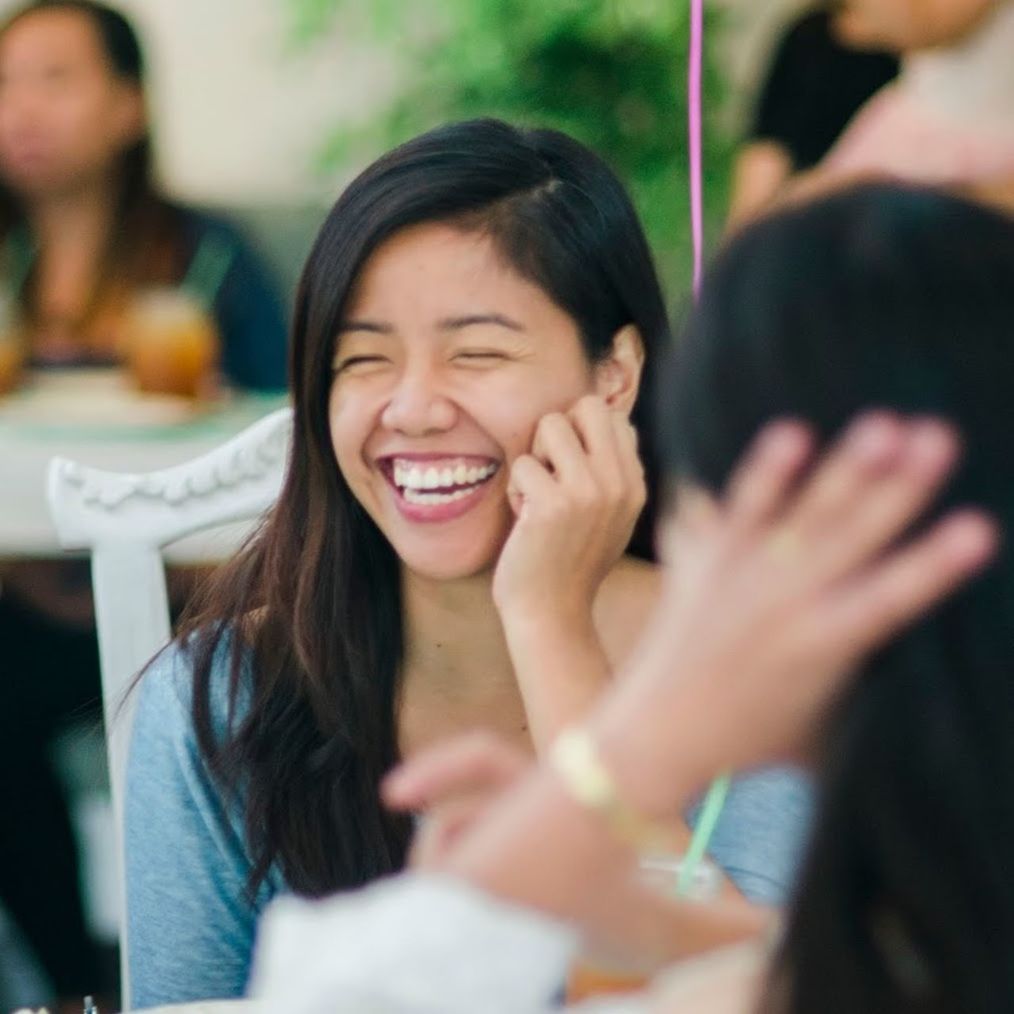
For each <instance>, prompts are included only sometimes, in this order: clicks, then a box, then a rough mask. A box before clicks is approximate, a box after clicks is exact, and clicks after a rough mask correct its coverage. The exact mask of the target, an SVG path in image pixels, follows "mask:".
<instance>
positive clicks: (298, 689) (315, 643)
mask: <svg viewBox="0 0 1014 1014" xmlns="http://www.w3.org/2000/svg"><path fill="white" fill-rule="evenodd" d="M426 222H439V223H449V224H451V225H457V226H459V227H460V228H461V229H462V230H465V231H481V232H483V233H485V234H487V235H488V236H489V237H490V238H491V239H492V241H493V242H494V244H495V246H496V248H497V249H498V251H499V253H500V254H501V256H502V257H503V258H504V259H505V261H506V262H507V263H508V264H510V265H511V266H512V267H513V268H514V269H515V270H516V271H518V272H520V273H521V274H522V275H523V276H525V277H526V278H527V279H529V280H531V281H533V282H534V283H535V284H536V285H538V286H539V287H540V288H541V289H542V290H543V291H544V292H545V293H546V294H547V295H548V296H549V298H550V299H552V300H553V301H554V302H556V303H557V304H558V305H559V306H560V307H561V308H562V309H563V310H565V311H566V312H567V313H569V314H570V315H571V316H572V317H573V318H574V320H575V321H576V323H577V325H578V329H579V332H580V335H581V339H582V342H583V344H584V348H585V351H586V353H587V355H588V357H589V359H590V360H591V361H593V362H594V361H596V360H598V359H599V358H602V357H604V356H605V355H606V354H607V353H608V351H609V350H610V347H611V341H612V338H613V335H614V334H615V332H616V331H618V330H619V329H620V328H622V327H624V326H625V325H628V324H634V325H636V326H637V328H638V329H639V331H640V333H641V336H642V338H643V341H644V345H645V352H646V359H645V362H646V368H647V370H649V371H650V367H651V363H652V361H653V359H654V357H655V353H656V350H658V349H659V347H660V346H661V345H662V344H663V343H665V342H666V341H667V339H668V336H669V331H668V322H667V318H666V313H665V308H664V304H663V299H662V295H661V292H660V289H659V285H658V281H657V278H656V275H655V270H654V267H653V265H652V260H651V256H650V253H649V250H648V246H647V243H646V241H645V238H644V235H643V233H642V231H641V227H640V225H639V223H638V220H637V216H636V213H635V212H634V209H633V206H632V205H631V203H630V200H629V198H628V197H627V195H626V193H625V192H624V189H623V187H622V186H621V184H620V183H619V181H618V180H617V179H616V177H615V176H614V175H613V173H612V172H611V171H610V170H609V169H608V168H607V167H606V165H605V164H604V163H603V162H602V161H601V160H600V159H599V158H597V157H596V156H595V155H594V154H592V152H590V151H589V150H588V149H586V148H584V147H583V146H582V145H580V144H578V143H577V142H575V141H573V140H571V139H570V138H568V137H566V136H564V135H563V134H560V133H557V132H554V131H547V130H519V129H516V128H514V127H511V126H508V125H507V124H505V123H501V122H499V121H495V120H479V121H473V122H467V123H459V124H452V125H450V126H446V127H442V128H439V129H437V130H434V131H431V132H430V133H427V134H424V135H423V136H421V137H418V138H416V139H415V140H413V141H409V142H408V143H407V144H405V145H403V146H402V147H400V148H397V149H396V150H394V151H392V152H390V153H388V154H387V155H385V156H383V157H382V158H381V159H379V160H378V161H377V162H375V163H374V164H373V165H371V166H370V167H369V168H367V169H366V170H365V171H364V172H363V173H362V174H361V175H360V176H359V177H358V178H357V179H356V180H354V181H353V182H352V184H351V185H350V186H349V187H348V188H347V189H346V191H345V192H344V193H343V194H342V195H341V197H340V198H339V199H338V202H337V203H336V204H335V206H334V209H333V210H332V211H331V213H330V215H329V216H328V218H327V220H326V221H325V223H324V225H323V227H322V229H321V231H320V235H319V237H318V239H317V241H316V243H315V245H314V247H313V250H312V251H311V253H310V256H309V260H308V261H307V264H306V268H305V270H304V273H303V277H302V280H301V283H300V287H299V292H298V295H297V302H296V310H295V315H294V325H293V331H294V333H293V343H292V362H291V368H290V376H291V377H292V385H293V395H294V404H295V427H294V437H293V448H292V455H291V464H290V470H289V473H288V476H287V478H286V482H285V486H284V489H283V491H282V494H281V497H280V499H279V502H278V505H277V507H276V508H275V510H274V511H273V513H272V515H271V517H270V519H269V521H268V523H267V525H266V527H265V528H264V530H263V531H262V532H261V534H260V535H259V536H258V538H257V539H256V541H255V542H253V543H252V544H251V546H250V547H249V548H248V549H247V551H246V552H245V553H243V554H242V555H241V556H240V557H239V558H238V559H237V560H236V561H235V562H234V563H233V564H232V565H231V566H230V567H229V568H227V569H226V570H225V571H224V572H223V573H222V575H221V576H220V577H219V578H218V580H217V581H216V582H215V584H214V586H213V587H212V588H211V589H210V593H209V596H208V599H207V601H206V602H205V604H204V607H203V608H202V609H200V610H199V611H197V613H196V614H195V615H194V616H193V618H192V619H191V621H190V623H189V625H188V628H187V629H188V630H190V631H192V632H196V633H197V634H198V636H197V637H196V638H195V643H196V644H197V646H198V647H197V654H196V657H195V662H196V665H195V673H196V686H195V695H194V721H195V726H196V729H197V731H198V735H199V742H200V743H201V748H202V750H203V752H204V754H205V756H206V757H208V758H209V760H210V761H211V763H212V765H213V768H214V770H216V771H217V772H218V773H219V775H220V776H221V777H222V778H223V780H224V781H225V782H226V783H228V782H233V783H236V784H238V783H240V782H242V785H243V789H244V793H245V808H246V827H247V833H248V837H249V839H250V844H251V849H252V853H253V855H254V856H255V860H256V867H255V869H254V871H253V875H252V877H251V886H255V885H256V884H257V882H259V881H260V880H261V879H262V878H263V877H264V875H265V874H266V872H267V871H268V869H269V867H270V865H271V864H272V863H274V862H277V863H278V864H279V865H280V867H281V869H282V871H283V873H284V874H285V877H286V879H287V881H288V883H289V884H290V885H291V886H292V887H293V888H294V889H295V890H297V891H299V892H302V893H306V894H322V893H324V892H327V891H330V890H334V889H336V888H341V887H348V886H352V885H355V884H360V883H363V882H364V881H366V880H369V879H371V878H372V877H376V876H378V875H380V874H383V873H386V872H389V871H391V870H392V869H395V868H397V867H398V866H399V865H400V864H401V863H402V861H403V858H404V851H405V845H406V840H407V835H408V826H407V823H406V821H405V820H404V819H401V818H395V817H393V816H391V815H390V814H388V813H386V812H385V811H384V810H383V809H382V807H381V805H380V802H379V795H378V782H379V780H380V778H381V777H382V776H383V774H384V773H385V771H386V770H387V769H388V768H389V767H390V766H391V765H392V764H393V763H394V762H395V760H396V758H397V723H396V714H395V713H396V702H397V696H398V688H399V682H400V672H401V665H402V653H403V648H404V632H403V625H402V601H401V585H400V568H399V563H398V560H397V558H396V556H395V553H394V551H393V549H392V548H391V546H390V545H389V544H388V542H387V541H386V540H385V539H384V537H383V536H382V535H381V533H380V531H379V530H378V529H377V527H376V525H375V524H374V523H373V521H372V520H371V519H370V518H369V516H368V515H367V514H366V512H365V511H364V510H363V508H362V507H361V506H360V505H359V503H358V502H357V501H356V500H355V498H354V497H353V495H352V493H351V492H350V490H349V488H348V486H347V484H346V482H345V480H344V478H343V477H342V475H341V473H340V471H339V469H338V466H337V464H336V462H335V456H334V451H333V449H332V444H331V437H330V432H329V420H328V397H329V393H330V388H331V383H332V362H333V357H334V350H335V342H336V336H337V334H338V330H339V324H340V322H341V320H342V318H343V315H344V313H345V311H346V306H347V303H348V301H349V299H350V295H351V293H352V291H353V287H354V285H355V283H356V280H357V278H358V277H359V275H360V272H361V271H362V269H363V267H364V265H365V264H366V262H367V260H368V259H369V257H370V256H371V254H373V253H374V251H376V250H377V249H378V248H379V247H380V246H381V244H383V243H384V241H385V240H387V239H389V238H391V237H392V236H394V235H395V234H397V233H398V232H399V231H401V230H404V229H406V228H408V227H410V226H413V225H417V224H420V223H426ZM650 404H651V402H650V399H649V398H645V397H642V398H640V399H639V400H638V403H637V404H636V405H635V408H634V411H633V419H634V422H635V424H637V425H638V427H639V429H640V432H641V436H642V455H643V459H644V463H645V467H646V471H647V473H648V477H649V484H650V485H652V486H654V485H655V484H654V482H652V481H651V479H652V476H653V473H654V470H655V453H654V442H653V433H654V427H653V426H652V425H651V422H650V420H649V418H648V414H649V408H650ZM650 530H651V510H650V505H649V509H648V510H647V511H646V512H645V516H644V518H643V519H642V524H641V526H640V529H639V531H638V532H636V533H635V541H634V545H633V546H632V550H633V551H636V550H640V551H641V554H642V555H648V546H649V541H648V540H649V539H650ZM255 611H256V615H257V617H258V619H257V622H256V624H251V623H249V622H248V617H249V616H250V615H253V614H254V613H255ZM224 631H235V632H238V631H244V632H245V633H246V636H244V637H234V638H233V639H232V666H233V668H232V678H233V684H232V686H233V694H234V699H235V695H236V694H237V693H238V688H239V686H240V683H241V680H242V679H243V673H246V672H249V673H250V674H251V677H250V679H251V683H252V687H251V690H252V692H251V694H250V695H249V697H248V698H246V697H244V700H249V707H248V708H247V709H246V711H245V714H244V715H243V716H242V717H241V718H240V719H239V720H238V721H237V723H235V725H234V727H233V728H232V729H231V730H230V731H229V732H228V733H227V735H226V736H225V738H224V740H218V739H216V737H215V735H214V733H213V721H212V715H211V706H210V696H209V695H210V687H211V680H212V668H213V667H212V660H213V658H214V655H215V650H216V646H217V644H218V642H219V640H220V638H221V636H222V634H223V632H224ZM251 654H252V659H250V658H249V657H248V656H249V655H251ZM248 661H249V662H252V664H250V665H249V666H247V665H245V662H248Z"/></svg>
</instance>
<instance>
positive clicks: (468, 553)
mask: <svg viewBox="0 0 1014 1014" xmlns="http://www.w3.org/2000/svg"><path fill="white" fill-rule="evenodd" d="M502 545H503V540H502V539H498V540H496V541H495V542H492V543H490V544H489V545H487V546H479V545H477V544H476V543H475V542H472V543H470V544H469V545H468V547H467V548H465V547H453V546H448V545H443V546H440V545H435V546H429V547H426V548H425V549H423V548H417V549H414V550H408V551H407V552H399V551H398V547H397V546H396V547H395V551H396V552H398V557H399V558H400V560H401V563H402V566H403V567H404V568H405V569H406V570H408V571H409V572H410V573H412V574H415V575H416V576H417V577H420V578H424V579H426V580H427V581H464V580H467V579H468V578H474V577H479V576H480V575H483V574H489V575H492V573H493V570H494V568H495V567H496V561H497V559H498V558H499V556H500V547H501V546H502Z"/></svg>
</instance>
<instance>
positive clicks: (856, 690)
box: [663, 186, 1014, 1014]
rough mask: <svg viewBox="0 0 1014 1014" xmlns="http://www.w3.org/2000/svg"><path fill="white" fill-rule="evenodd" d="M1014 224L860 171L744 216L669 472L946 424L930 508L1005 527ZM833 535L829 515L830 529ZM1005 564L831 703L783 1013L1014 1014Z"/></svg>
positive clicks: (1011, 473)
mask: <svg viewBox="0 0 1014 1014" xmlns="http://www.w3.org/2000/svg"><path fill="white" fill-rule="evenodd" d="M1012 385H1014V222H1012V221H1011V220H1010V219H1008V218H1005V217H1003V216H1002V215H1000V214H998V213H993V212H990V211H987V210H985V209H982V208H980V207H977V206H975V205H972V204H970V203H967V202H965V201H962V200H959V199H957V198H951V197H945V196H943V195H940V194H936V193H933V192H929V191H910V190H904V189H901V188H892V187H885V186H877V187H864V188H859V189H856V190H854V191H852V192H848V193H845V194H842V195H838V196H835V197H832V198H830V199H826V200H824V201H822V202H820V203H819V204H816V205H813V206H811V207H806V208H802V209H798V210H794V211H790V212H788V213H785V214H782V215H780V216H778V217H776V218H773V219H771V220H768V221H765V222H762V223H760V224H758V225H756V226H755V227H754V228H752V229H751V230H749V231H748V232H747V233H746V234H745V235H743V236H742V237H741V238H740V239H738V240H737V241H736V242H734V243H733V244H732V246H731V248H730V249H728V250H727V251H726V252H725V254H724V255H723V256H722V257H721V258H720V259H719V261H718V262H717V263H716V265H715V267H714V270H713V271H712V272H711V274H710V277H709V279H708V281H707V284H706V286H705V293H704V297H703V300H702V302H701V305H700V307H699V310H698V312H697V313H696V314H695V315H694V317H693V319H692V321H691V323H690V326H689V328H688V330H687V333H686V334H685V336H684V338H683V340H682V343H681V349H680V352H679V355H678V365H677V367H676V371H675V374H674V376H673V377H671V378H670V386H669V387H668V389H667V390H666V397H665V398H664V399H663V402H664V412H665V414H666V415H667V423H666V425H665V426H664V427H663V430H664V432H665V434H666V437H667V441H668V443H667V446H666V450H665V454H666V458H667V461H668V463H669V465H670V466H671V467H672V468H673V469H674V470H676V471H677V472H678V473H680V474H682V475H683V476H690V477H692V478H693V479H695V480H696V481H698V482H701V483H703V484H705V485H706V486H708V487H711V488H719V487H720V486H721V485H722V484H723V483H724V481H725V479H726V477H727V476H728V475H729V472H730V470H731V468H732V465H733V462H734V461H735V460H736V458H737V457H738V456H739V455H740V453H741V452H742V451H743V450H744V448H745V447H746V446H747V444H748V443H749V441H750V439H751V438H752V437H753V436H754V435H755V434H756V433H757V431H758V430H759V429H760V428H761V426H763V424H764V423H765V422H767V421H769V420H771V419H773V418H776V417H786V416H792V417H797V418H802V419H805V420H808V421H809V422H810V423H811V424H813V425H814V426H815V428H816V429H817V431H818V432H819V434H820V435H821V437H823V438H824V439H825V440H826V439H830V438H831V437H833V436H834V435H835V434H837V433H839V432H840V431H841V429H842V428H843V426H844V425H845V424H846V423H847V422H848V421H849V420H850V419H851V418H852V417H854V416H855V414H856V413H857V412H859V411H861V410H863V409H866V408H870V407H878V408H887V409H893V410H895V411H897V412H900V413H906V414H920V415H921V414H932V415H934V416H940V417H943V418H946V419H949V420H951V421H952V422H953V423H954V424H955V425H956V427H957V428H958V430H959V431H960V432H961V434H962V436H963V438H964V442H965V456H964V459H963V463H962V465H961V467H960V469H959V471H958V473H957V474H956V476H955V477H954V479H953V481H951V482H950V484H949V486H948V488H947V489H946V491H945V493H944V495H943V496H942V497H941V500H940V503H939V505H938V507H937V508H936V509H937V510H939V509H943V508H944V507H946V506H950V505H955V504H967V503H975V504H980V505H983V506H984V507H986V508H987V509H988V510H990V511H991V512H993V513H994V514H995V515H996V516H997V517H998V518H999V520H1000V521H1001V524H1002V525H1003V526H1004V528H1005V529H1006V530H1007V531H1008V532H1010V531H1012V530H1014V467H1012V464H1011V441H1012V438H1014V397H1012V394H1011V391H1012ZM828 537H829V538H833V537H834V533H833V532H829V533H828ZM1012 649H1014V559H1012V550H1011V546H1010V542H1009V540H1008V543H1007V545H1006V547H1005V548H1003V549H1002V551H1001V555H1000V559H999V561H998V562H997V563H996V565H995V566H993V567H992V568H991V569H990V570H989V571H988V572H987V573H986V574H984V575H983V576H982V577H981V578H979V579H978V580H977V581H976V582H975V583H973V584H972V585H971V586H970V587H968V588H967V589H966V590H964V591H962V592H961V593H959V594H958V595H957V596H955V597H954V598H953V599H951V600H949V601H948V602H946V603H945V604H944V605H942V606H941V607H939V608H938V609H936V610H935V612H934V613H933V614H932V615H931V616H929V617H927V618H926V619H924V620H923V621H922V622H920V623H919V624H918V625H917V626H915V627H914V628H913V629H911V630H909V631H908V632H906V633H904V634H903V635H901V636H900V637H898V638H896V639H895V640H894V641H893V642H892V643H891V644H890V645H888V646H887V647H886V648H885V649H884V650H882V651H881V652H879V653H878V654H877V656H876V657H875V658H873V659H872V660H871V661H870V662H869V664H868V665H866V666H865V667H864V671H863V673H862V674H861V676H860V677H859V678H858V680H857V681H856V682H855V683H854V685H853V686H852V687H851V688H850V689H849V690H848V691H847V692H846V693H845V694H844V696H843V699H842V700H841V701H840V703H839V705H838V706H837V708H836V709H835V711H834V713H833V714H832V715H831V716H830V718H829V720H828V723H827V730H826V732H827V735H826V738H825V740H824V747H823V755H822V758H821V769H820V770H821V801H820V807H819V817H818V821H817V826H816V831H815V837H814V840H813V842H812V845H811V850H810V854H809V859H808V862H807V865H806V868H805V870H804V873H803V877H802V880H801V883H800V885H799V888H798V892H797V898H796V901H795V904H794V907H793V910H792V912H791V915H790V918H789V924H788V932H787V936H786V940H785V943H784V945H783V948H782V952H781V955H780V958H779V960H778V962H777V965H776V973H775V981H774V989H773V991H772V996H771V997H769V1008H770V1009H771V1010H772V1011H777V1012H778V1014H787V1012H798V1014H803V1012H804V1011H805V1012H806V1014H812V1012H814V1011H821V1012H822V1014H846V1012H847V1014H855V1012H857V1011H862V1012H864V1014H881V1012H882V1014H888V1012H890V1014H900V1012H909V1011H912V1012H915V1011H919V1012H941V1014H942V1012H944V1011H947V1012H955V1011H961V1012H962V1014H980V1012H981V1014H985V1012H1000V1011H1009V1010H1011V1009H1014V877H1012V876H1011V874H1010V869H1009V863H1010V855H1011V854H1014V735H1012V733H1011V730H1012V728H1014V671H1012V670H1014V663H1012V658H1011V653H1012Z"/></svg>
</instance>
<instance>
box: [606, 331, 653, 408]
mask: <svg viewBox="0 0 1014 1014" xmlns="http://www.w3.org/2000/svg"><path fill="white" fill-rule="evenodd" d="M643 368H644V342H643V341H642V340H641V332H640V331H638V330H637V328H636V327H635V326H634V325H633V324H625V325H624V326H623V327H621V328H620V330H619V331H617V332H616V334H614V335H613V344H612V348H611V349H610V351H609V355H608V356H607V357H606V358H605V359H603V360H601V361H600V362H599V363H598V364H596V366H595V393H596V394H597V395H598V396H599V397H600V398H602V399H603V400H604V401H605V403H606V404H607V405H608V406H609V407H610V408H613V409H616V410H617V411H618V412H624V413H626V414H627V415H630V412H631V410H632V409H633V407H634V402H635V401H637V392H638V391H639V390H640V389H641V371H642V370H643Z"/></svg>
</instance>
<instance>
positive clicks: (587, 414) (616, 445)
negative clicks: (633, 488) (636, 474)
mask: <svg viewBox="0 0 1014 1014" xmlns="http://www.w3.org/2000/svg"><path fill="white" fill-rule="evenodd" d="M567 415H568V417H569V419H570V421H571V423H572V425H573V426H574V431H575V432H576V433H577V435H578V439H579V440H580V441H581V444H582V446H583V447H584V450H585V452H586V453H587V454H588V456H589V457H590V458H591V459H592V461H593V462H595V463H596V464H599V465H600V466H601V465H603V464H605V465H608V464H609V463H615V462H616V461H617V460H618V458H619V455H620V451H621V448H622V444H621V443H620V442H619V441H618V440H617V435H616V430H615V429H614V428H613V418H614V417H615V416H617V415H619V413H617V412H614V411H613V410H612V409H610V408H609V406H608V405H606V403H605V402H604V401H603V400H602V399H601V398H598V397H595V396H594V395H588V396H586V397H584V398H581V399H579V400H578V401H577V402H576V403H575V404H574V406H573V408H571V410H570V411H569V412H568V413H567ZM614 467H615V466H614Z"/></svg>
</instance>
